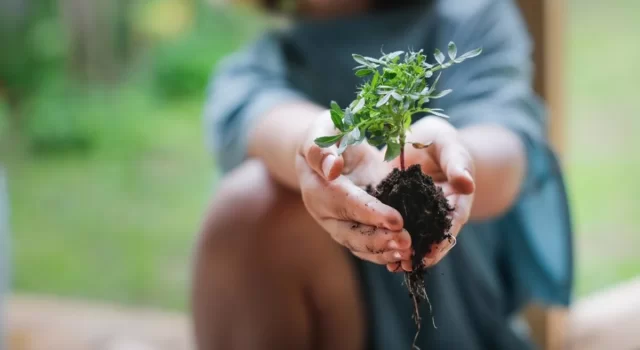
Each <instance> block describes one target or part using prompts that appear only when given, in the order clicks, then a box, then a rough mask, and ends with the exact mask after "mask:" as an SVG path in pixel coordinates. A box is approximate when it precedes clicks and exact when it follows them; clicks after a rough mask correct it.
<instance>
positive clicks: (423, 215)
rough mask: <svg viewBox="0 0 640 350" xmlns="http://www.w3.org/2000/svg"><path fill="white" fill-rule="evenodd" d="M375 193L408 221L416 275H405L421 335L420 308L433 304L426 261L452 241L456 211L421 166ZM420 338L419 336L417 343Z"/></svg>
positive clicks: (395, 173) (393, 176) (384, 182)
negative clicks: (437, 248) (427, 288)
mask: <svg viewBox="0 0 640 350" xmlns="http://www.w3.org/2000/svg"><path fill="white" fill-rule="evenodd" d="M371 192H372V194H373V196H374V197H376V198H378V199H379V200H380V201H381V202H382V203H384V204H387V205H389V206H391V207H393V208H395V209H396V210H398V211H399V212H400V214H401V215H402V217H403V219H404V228H405V229H406V230H407V231H408V232H409V234H410V235H411V242H412V246H413V249H414V256H413V271H411V272H407V273H406V274H405V283H406V285H407V289H408V290H409V296H410V297H411V298H412V300H413V303H414V315H413V317H414V320H415V322H416V326H417V327H418V331H419V330H420V313H419V309H418V306H419V304H420V303H422V302H423V301H425V300H426V301H427V302H428V301H429V299H428V296H427V293H426V291H425V286H424V275H425V273H426V267H425V266H424V264H423V262H422V258H423V257H424V256H425V255H427V254H428V253H429V252H431V249H432V247H433V245H434V244H438V243H441V242H442V241H444V240H445V239H450V240H451V239H452V237H451V235H450V234H449V230H450V229H451V218H450V217H449V214H450V213H451V211H452V210H453V208H451V207H450V206H449V203H448V202H447V199H446V198H445V196H444V193H443V192H442V189H441V188H439V187H437V186H436V185H435V183H434V182H433V179H432V178H431V177H430V176H428V175H425V174H424V173H423V172H422V169H421V168H420V165H412V166H410V167H409V168H408V169H407V170H404V171H403V170H398V169H394V170H393V172H392V173H391V174H389V175H388V176H387V177H386V178H385V179H384V180H382V182H381V183H380V184H379V185H378V186H377V187H376V188H375V190H371ZM434 326H435V323H434ZM417 336H418V334H417V333H416V339H417ZM414 348H415V339H414Z"/></svg>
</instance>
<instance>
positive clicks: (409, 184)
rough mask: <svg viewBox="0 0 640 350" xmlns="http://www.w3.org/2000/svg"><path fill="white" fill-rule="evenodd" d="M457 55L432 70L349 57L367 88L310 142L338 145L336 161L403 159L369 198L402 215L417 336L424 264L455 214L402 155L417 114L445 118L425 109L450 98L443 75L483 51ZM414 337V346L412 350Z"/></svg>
mask: <svg viewBox="0 0 640 350" xmlns="http://www.w3.org/2000/svg"><path fill="white" fill-rule="evenodd" d="M457 52H458V49H457V48H456V45H455V44H454V43H453V42H450V43H449V45H448V60H447V57H446V56H445V54H444V53H442V52H441V51H440V50H438V49H436V50H435V53H434V54H433V57H434V59H435V63H429V62H427V56H426V55H424V54H423V51H422V50H420V51H417V52H414V51H409V52H403V51H396V52H392V53H389V54H383V55H382V57H380V58H371V57H365V56H362V55H357V54H354V55H353V59H354V60H355V61H356V62H357V63H358V64H359V65H358V66H357V67H355V74H356V76H358V77H361V78H366V81H365V82H364V83H363V84H362V85H361V86H360V87H359V88H358V92H357V98H356V99H355V100H354V101H353V102H352V103H351V104H350V105H349V106H348V107H346V108H344V109H342V108H341V107H340V106H339V105H338V104H337V103H336V102H331V109H330V114H331V120H332V121H333V125H334V126H335V127H336V129H337V131H338V133H337V134H336V135H331V136H324V137H319V138H317V139H316V140H315V142H316V144H317V145H318V146H320V147H330V146H333V145H337V146H338V154H342V153H343V152H344V151H345V150H347V149H348V148H349V147H351V146H354V145H358V144H360V143H362V142H363V141H365V140H366V141H367V142H368V143H369V144H371V145H373V146H376V147H378V146H382V145H386V151H385V156H384V159H385V161H391V160H393V159H395V158H397V157H398V156H399V157H400V170H398V169H394V171H393V172H392V173H391V174H389V176H387V177H386V178H385V179H384V180H383V181H382V182H381V183H380V184H379V185H378V186H377V187H376V189H375V190H371V191H370V192H371V193H372V195H374V196H375V197H376V198H378V199H379V200H380V201H381V202H383V203H385V204H387V205H389V206H391V207H393V208H395V209H396V210H398V211H399V212H400V214H402V216H403V218H404V227H405V229H406V230H407V231H408V232H409V233H410V235H411V239H412V246H413V250H414V257H413V260H412V265H413V271H411V272H408V273H406V274H405V284H406V285H407V288H408V290H409V295H410V297H411V298H412V300H413V303H414V315H413V317H414V320H415V322H416V326H417V327H418V332H419V331H420V313H419V309H418V305H419V303H420V302H422V301H423V300H426V301H427V302H428V301H429V299H428V297H427V294H426V290H425V286H424V274H425V272H426V267H425V266H424V263H423V261H422V258H423V257H424V256H425V255H427V254H428V253H429V252H430V251H431V248H432V247H433V246H434V245H436V244H438V243H441V242H442V241H444V240H445V239H449V240H450V241H453V243H455V240H454V239H453V236H451V234H449V230H450V229H451V218H450V217H449V216H450V215H449V214H450V213H451V211H452V210H453V208H451V207H450V206H449V204H448V202H447V199H446V198H445V197H444V194H443V192H442V189H440V188H438V187H436V186H435V184H434V182H433V179H432V178H431V177H430V176H427V175H425V174H424V173H423V172H422V170H421V168H420V165H413V166H411V167H409V169H405V157H404V148H405V145H406V143H407V133H408V132H409V131H410V128H411V123H412V122H413V120H414V116H416V115H419V114H422V115H434V116H438V117H442V118H449V117H448V116H447V115H446V114H445V113H444V111H443V110H442V109H438V108H429V107H428V106H429V102H430V101H432V100H436V99H439V98H443V97H445V96H447V95H448V94H450V93H451V92H452V90H451V89H446V90H442V91H438V90H437V86H438V82H439V80H440V76H441V74H442V71H443V70H444V69H447V68H449V67H451V66H453V65H454V64H458V63H462V62H463V61H465V60H467V59H470V58H473V57H476V56H478V55H480V54H481V53H482V49H475V50H472V51H469V52H467V53H465V54H463V55H460V56H458V55H457ZM411 144H412V145H413V147H415V148H418V149H422V148H426V147H428V146H429V143H418V142H411ZM434 327H435V322H434ZM418 332H416V337H415V338H414V345H413V346H414V348H416V346H415V341H416V339H417V337H418Z"/></svg>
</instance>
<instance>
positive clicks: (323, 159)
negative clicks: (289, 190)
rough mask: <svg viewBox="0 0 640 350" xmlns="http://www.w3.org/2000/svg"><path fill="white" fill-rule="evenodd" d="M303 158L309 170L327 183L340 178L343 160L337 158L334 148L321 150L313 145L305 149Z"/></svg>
mask: <svg viewBox="0 0 640 350" xmlns="http://www.w3.org/2000/svg"><path fill="white" fill-rule="evenodd" d="M304 158H305V159H306V160H307V164H309V166H310V167H311V169H313V170H314V171H315V172H316V173H317V174H318V175H320V176H321V177H322V178H323V179H325V180H327V181H332V180H334V179H335V178H337V177H338V176H340V174H341V173H342V168H343V167H344V159H342V157H340V156H338V150H337V148H336V147H335V146H331V147H327V148H322V147H320V146H318V145H316V144H315V143H314V144H312V145H310V146H309V147H308V148H307V150H306V152H305V154H304Z"/></svg>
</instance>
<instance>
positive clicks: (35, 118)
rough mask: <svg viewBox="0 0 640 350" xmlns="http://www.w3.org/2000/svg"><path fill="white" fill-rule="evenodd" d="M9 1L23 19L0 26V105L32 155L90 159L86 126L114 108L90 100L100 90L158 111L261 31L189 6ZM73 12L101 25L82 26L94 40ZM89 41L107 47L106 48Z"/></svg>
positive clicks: (196, 87)
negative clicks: (132, 95)
mask: <svg viewBox="0 0 640 350" xmlns="http://www.w3.org/2000/svg"><path fill="white" fill-rule="evenodd" d="M11 1H17V2H23V3H24V4H25V6H26V7H25V9H26V10H25V11H24V12H23V13H22V16H21V20H20V21H17V22H16V23H15V25H12V26H11V27H9V26H5V27H0V34H1V35H2V39H3V40H0V99H4V100H5V102H7V103H9V104H10V106H11V108H10V109H11V111H10V113H9V115H8V117H7V118H6V119H7V120H13V121H14V122H15V124H16V126H17V127H16V129H15V130H18V131H20V132H21V133H22V134H23V136H24V137H22V138H23V139H24V140H26V141H27V142H28V143H29V145H28V149H30V150H31V151H33V152H37V153H38V154H42V153H45V152H46V153H47V154H52V153H60V152H68V151H78V150H81V151H90V150H91V149H92V147H93V146H94V145H95V143H96V142H95V140H94V139H95V138H96V137H98V136H97V135H98V134H99V133H100V131H99V130H96V120H98V119H100V120H102V119H104V117H103V115H104V114H109V113H111V114H113V110H114V109H117V107H118V101H110V103H112V104H108V103H104V102H102V101H99V100H98V99H97V98H96V97H95V96H98V95H102V96H104V95H105V92H108V91H109V90H120V89H127V90H129V91H133V90H136V91H140V93H141V94H146V95H148V97H147V99H150V98H153V95H156V96H157V97H159V99H158V100H157V101H159V102H160V103H167V102H169V101H170V100H171V101H175V100H179V99H185V98H187V99H188V98H191V97H193V96H198V97H199V96H202V95H203V92H204V90H205V87H206V85H207V82H208V80H209V78H210V75H211V72H212V69H213V67H214V65H215V63H216V62H217V61H218V60H219V59H220V58H221V57H222V56H223V55H225V54H226V53H228V52H230V51H231V50H233V49H235V48H237V47H238V46H239V45H241V44H242V43H243V42H245V41H246V39H247V38H248V37H249V36H251V35H252V33H255V32H256V29H257V28H258V27H259V26H260V23H261V21H260V19H259V18H257V17H256V15H255V14H250V13H247V12H246V11H243V10H237V9H231V8H229V7H215V8H211V7H210V6H208V5H205V3H204V2H202V1H198V0H143V1H140V2H136V3H133V4H130V3H128V2H127V1H125V0H119V1H113V2H110V3H108V4H107V5H105V3H102V2H100V1H98V0H87V2H78V1H79V0H65V1H66V3H65V5H64V6H63V5H62V4H63V2H62V0H59V1H56V0H43V1H33V0H11ZM78 4H79V5H78ZM105 9H106V10H109V11H107V12H106V13H105V11H104V10H105ZM76 12H78V13H79V14H82V13H88V14H89V15H94V16H103V17H99V18H100V19H101V22H100V23H99V24H96V25H95V26H92V25H91V24H89V26H90V28H89V29H92V30H95V31H96V32H95V33H92V34H87V33H85V32H84V31H85V30H87V28H85V27H84V26H86V25H87V24H86V23H83V22H82V21H75V22H74V20H73V19H72V18H73V16H74V15H76ZM70 16H71V19H70ZM105 16H106V17H105ZM105 18H106V19H105ZM247 23H251V24H247ZM74 31H75V32H74ZM85 35H93V37H88V38H87V37H85ZM96 40H107V41H108V42H106V43H102V44H103V45H104V47H106V48H108V49H104V48H101V47H100V45H98V46H94V44H95V41H96ZM102 44H101V45H102ZM105 50H107V51H108V50H111V51H109V52H107V51H105ZM103 52H106V53H108V55H107V56H108V57H102V56H104V55H102V53H103ZM106 94H107V95H109V93H106ZM111 95H113V94H111ZM122 113H124V114H132V113H127V112H126V111H122Z"/></svg>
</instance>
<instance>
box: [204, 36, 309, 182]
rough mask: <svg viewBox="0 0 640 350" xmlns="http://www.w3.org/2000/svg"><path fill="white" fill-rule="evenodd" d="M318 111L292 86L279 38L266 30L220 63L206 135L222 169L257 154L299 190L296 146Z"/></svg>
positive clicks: (212, 88)
mask: <svg viewBox="0 0 640 350" xmlns="http://www.w3.org/2000/svg"><path fill="white" fill-rule="evenodd" d="M319 110H320V109H319V108H318V107H315V106H314V105H313V104H311V103H309V102H307V99H306V97H305V96H304V95H302V94H301V93H300V92H298V91H297V90H296V89H294V88H293V87H291V86H290V84H289V82H288V80H287V73H286V67H285V64H284V57H283V56H282V53H281V50H280V47H279V44H278V39H277V37H276V36H275V34H267V35H266V36H264V37H263V38H261V39H260V40H258V41H257V42H256V43H254V44H251V45H250V46H248V47H247V48H245V49H244V50H242V51H239V52H237V53H235V54H233V55H231V56H229V57H228V58H226V59H225V60H224V61H222V62H221V64H220V65H219V66H218V67H217V72H216V74H215V76H214V77H213V80H212V84H211V85H210V87H209V90H208V91H207V102H206V107H205V120H206V138H207V141H208V143H209V147H210V150H211V151H212V153H213V154H214V156H215V158H216V162H217V164H218V166H219V167H220V168H221V170H222V171H223V172H228V171H230V170H232V169H233V168H235V167H237V166H238V165H240V164H241V163H242V162H243V161H244V160H246V159H247V158H248V157H259V158H261V159H262V160H264V162H265V164H266V165H267V166H268V167H269V171H270V173H271V174H272V175H274V176H275V177H276V179H277V180H279V181H281V182H283V183H284V184H286V185H288V186H290V187H294V188H295V186H297V182H296V180H295V163H294V160H295V157H294V155H295V148H296V144H297V143H298V142H299V140H300V138H301V137H302V136H303V133H304V132H305V131H306V129H307V128H308V125H309V124H310V121H312V120H313V119H314V118H315V117H316V116H317V115H318V114H319Z"/></svg>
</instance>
